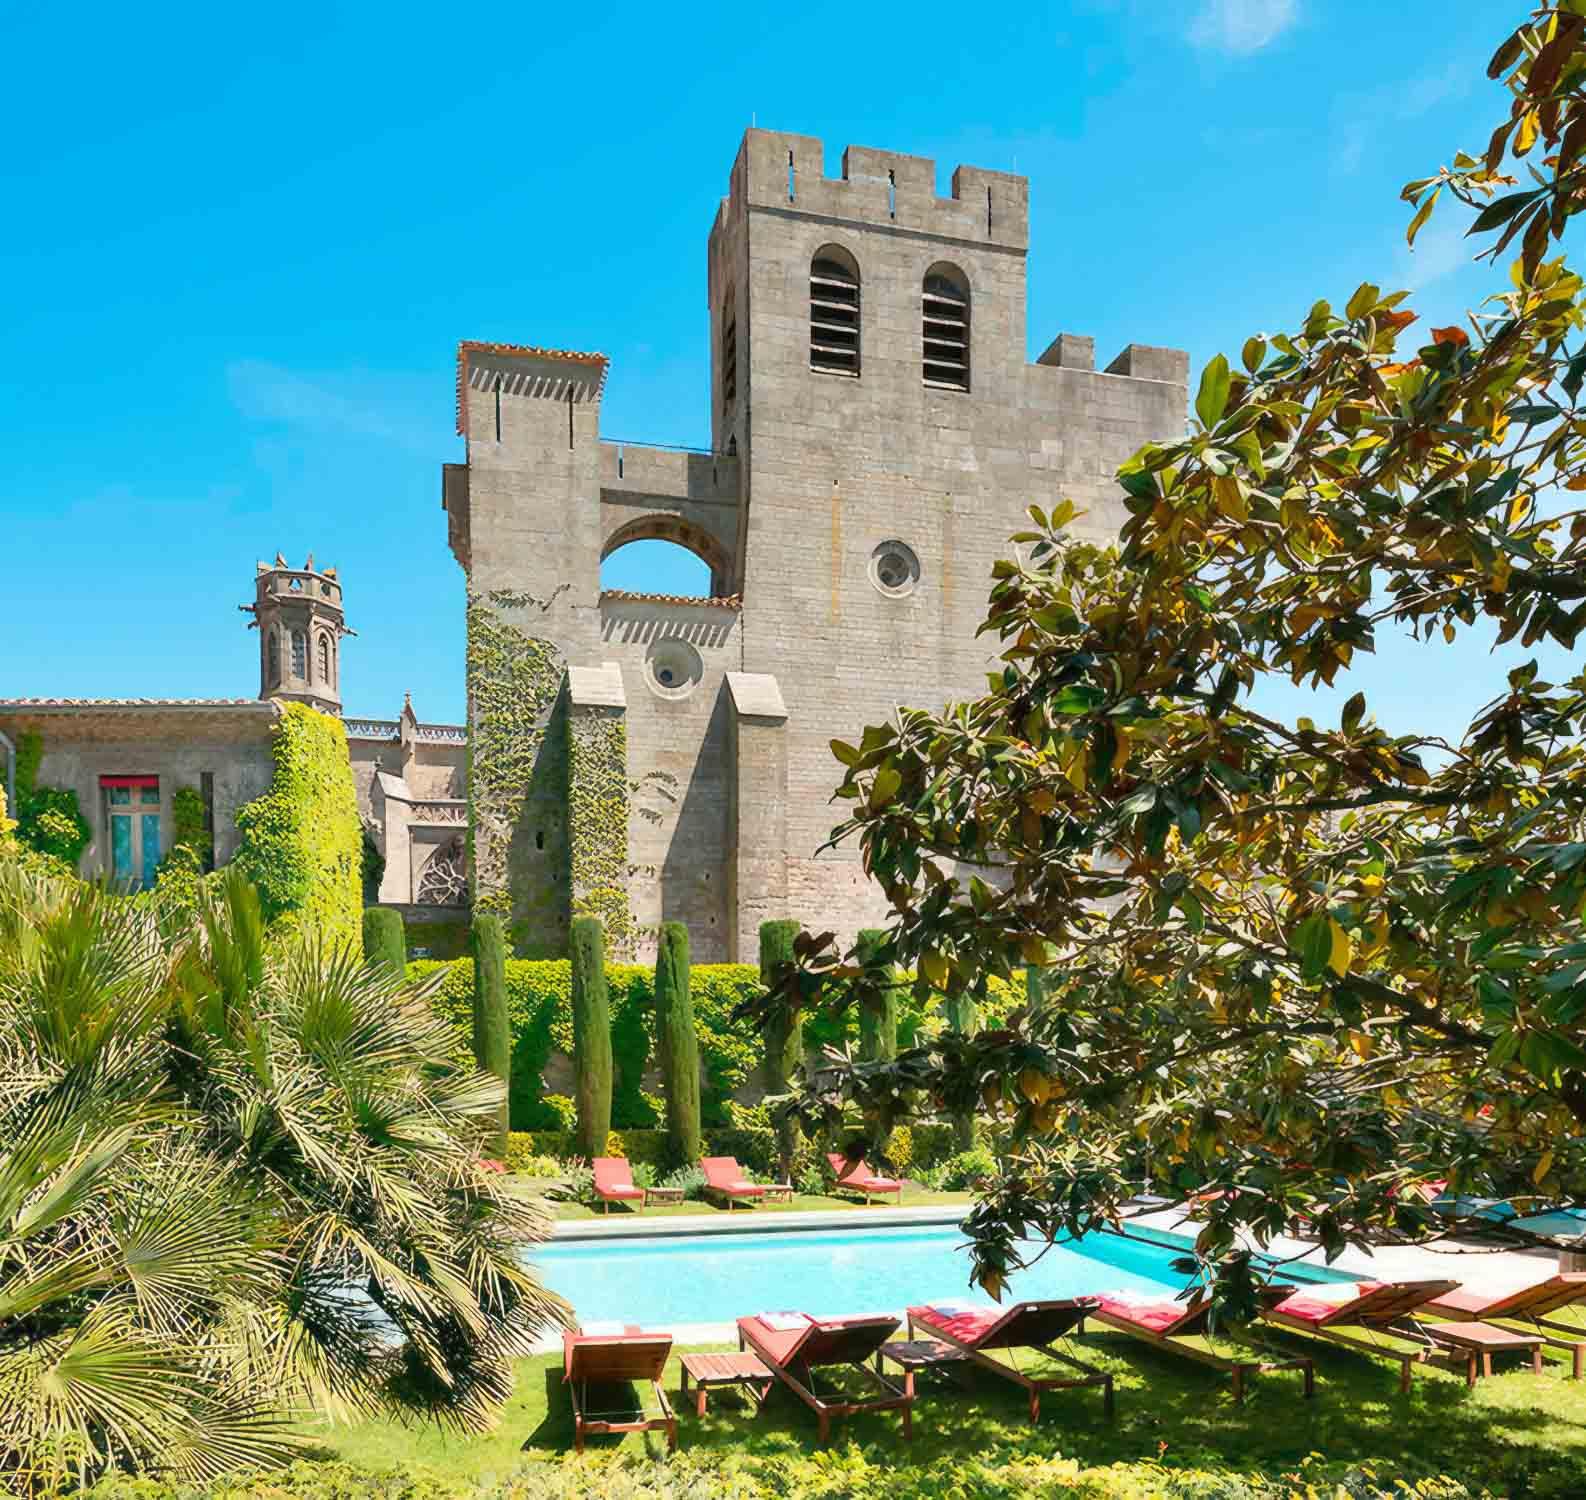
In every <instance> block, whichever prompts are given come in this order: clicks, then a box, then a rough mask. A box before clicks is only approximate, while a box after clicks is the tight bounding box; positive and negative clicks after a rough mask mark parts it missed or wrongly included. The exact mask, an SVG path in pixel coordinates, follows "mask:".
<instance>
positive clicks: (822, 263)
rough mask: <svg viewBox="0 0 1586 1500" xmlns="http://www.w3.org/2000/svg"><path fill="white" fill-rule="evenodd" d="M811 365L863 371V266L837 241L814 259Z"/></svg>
mask: <svg viewBox="0 0 1586 1500" xmlns="http://www.w3.org/2000/svg"><path fill="white" fill-rule="evenodd" d="M810 368H811V369H812V370H824V371H826V372H827V373H829V374H832V375H857V374H858V373H859V267H858V265H857V264H856V263H855V261H854V258H853V257H852V256H851V255H849V254H848V253H847V251H845V250H839V249H838V248H837V247H836V246H835V245H828V246H826V248H825V249H823V250H820V251H817V252H816V255H815V258H814V260H812V261H811V262H810Z"/></svg>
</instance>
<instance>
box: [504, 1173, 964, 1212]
mask: <svg viewBox="0 0 1586 1500" xmlns="http://www.w3.org/2000/svg"><path fill="white" fill-rule="evenodd" d="M528 1180H529V1182H530V1183H531V1185H532V1186H533V1187H534V1188H535V1189H536V1190H537V1191H539V1190H543V1189H544V1188H547V1187H550V1186H552V1185H553V1184H552V1183H550V1182H539V1181H535V1180H534V1179H532V1178H531V1179H528ZM899 1197H900V1200H901V1201H900V1202H898V1203H894V1202H893V1201H892V1200H891V1199H888V1200H886V1202H885V1204H880V1203H877V1204H875V1205H872V1206H873V1207H883V1206H884V1207H887V1208H893V1207H901V1208H929V1207H933V1206H935V1205H937V1204H942V1203H963V1204H969V1203H973V1202H974V1201H975V1195H974V1194H973V1193H968V1192H965V1193H938V1192H932V1191H931V1190H930V1189H929V1188H906V1189H905V1190H904V1191H903V1192H902V1193H901V1194H900V1195H899ZM551 1207H552V1208H553V1209H554V1210H555V1211H556V1217H557V1218H558V1219H608V1218H609V1219H612V1220H616V1219H618V1218H621V1217H623V1216H627V1217H628V1218H634V1217H638V1215H637V1214H636V1212H635V1210H633V1209H631V1208H626V1207H624V1206H623V1205H621V1204H617V1203H613V1204H611V1205H610V1208H609V1210H608V1209H598V1208H589V1207H587V1206H586V1205H584V1204H582V1203H555V1202H553V1203H552V1204H551ZM865 1207H866V1205H865V1204H864V1203H862V1202H861V1201H860V1200H859V1199H857V1198H837V1197H828V1196H826V1195H824V1194H819V1193H795V1194H794V1195H793V1197H792V1198H791V1200H789V1201H787V1202H776V1203H760V1204H757V1205H756V1206H755V1207H754V1208H744V1207H742V1206H741V1205H740V1206H739V1207H737V1208H733V1209H725V1208H718V1207H717V1206H716V1205H715V1204H712V1203H701V1202H697V1201H695V1202H689V1201H687V1200H685V1201H684V1202H682V1203H652V1204H651V1205H650V1206H649V1207H648V1208H647V1209H645V1210H644V1213H643V1217H644V1218H646V1219H648V1218H651V1217H652V1216H658V1215H660V1214H721V1215H723V1216H725V1215H726V1214H728V1213H731V1214H733V1215H734V1217H736V1218H739V1219H748V1218H749V1217H751V1215H754V1214H771V1213H788V1212H792V1213H831V1212H834V1211H835V1210H838V1209H844V1208H851V1209H856V1210H859V1211H861V1212H862V1211H863V1210H864V1209H865Z"/></svg>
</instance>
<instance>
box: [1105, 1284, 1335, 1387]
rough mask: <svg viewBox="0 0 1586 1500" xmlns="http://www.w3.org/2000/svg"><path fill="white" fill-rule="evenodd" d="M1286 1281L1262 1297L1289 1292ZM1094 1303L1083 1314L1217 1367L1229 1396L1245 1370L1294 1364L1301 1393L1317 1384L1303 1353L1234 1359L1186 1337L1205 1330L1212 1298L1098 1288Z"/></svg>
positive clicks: (1262, 1370)
mask: <svg viewBox="0 0 1586 1500" xmlns="http://www.w3.org/2000/svg"><path fill="white" fill-rule="evenodd" d="M1288 1290H1289V1289H1288V1288H1287V1287H1274V1288H1272V1289H1270V1291H1268V1292H1267V1293H1265V1297H1266V1300H1267V1301H1269V1302H1276V1301H1277V1300H1278V1299H1279V1298H1281V1297H1283V1296H1285V1295H1286V1294H1287V1292H1288ZM1098 1302H1099V1306H1098V1307H1097V1308H1096V1309H1095V1310H1094V1311H1093V1312H1091V1313H1088V1314H1087V1316H1088V1317H1091V1318H1094V1319H1095V1320H1096V1322H1098V1323H1103V1324H1105V1325H1106V1326H1107V1327H1108V1328H1115V1329H1116V1330H1117V1331H1118V1332H1119V1333H1127V1334H1128V1335H1129V1336H1130V1337H1131V1338H1136V1339H1140V1340H1141V1341H1142V1342H1144V1343H1147V1344H1150V1345H1151V1346H1152V1347H1153V1348H1157V1349H1161V1350H1164V1351H1166V1352H1167V1353H1169V1354H1181V1355H1183V1356H1184V1357H1185V1358H1186V1359H1193V1360H1196V1361H1198V1362H1199V1363H1200V1364H1203V1365H1210V1366H1211V1367H1212V1368H1213V1369H1214V1370H1221V1371H1222V1372H1223V1374H1225V1375H1227V1376H1228V1377H1229V1379H1230V1380H1231V1381H1232V1383H1233V1394H1234V1401H1235V1402H1236V1403H1239V1402H1243V1401H1244V1399H1245V1389H1246V1383H1247V1381H1248V1380H1249V1378H1250V1376H1252V1375H1258V1374H1268V1373H1270V1372H1272V1371H1274V1370H1298V1371H1299V1372H1300V1374H1301V1378H1302V1379H1303V1380H1304V1382H1305V1394H1306V1395H1307V1396H1310V1395H1313V1394H1314V1393H1315V1390H1316V1368H1315V1365H1314V1364H1313V1363H1312V1361H1311V1360H1310V1358H1309V1357H1308V1356H1305V1355H1301V1356H1298V1357H1296V1358H1293V1359H1282V1358H1274V1359H1266V1358H1250V1359H1239V1358H1236V1357H1235V1356H1233V1355H1230V1354H1220V1353H1218V1352H1217V1351H1216V1350H1214V1349H1204V1348H1202V1347H1201V1346H1200V1345H1199V1344H1192V1343H1190V1342H1189V1339H1190V1338H1191V1337H1194V1336H1204V1335H1205V1334H1206V1333H1207V1330H1208V1327H1209V1324H1210V1318H1211V1303H1210V1302H1208V1301H1207V1300H1206V1298H1205V1297H1204V1296H1202V1295H1201V1294H1200V1293H1197V1294H1196V1295H1195V1296H1193V1297H1192V1298H1190V1300H1189V1301H1188V1302H1177V1301H1174V1300H1173V1299H1172V1298H1170V1297H1162V1298H1148V1297H1141V1298H1135V1297H1132V1296H1129V1295H1127V1294H1126V1293H1122V1292H1118V1293H1105V1292H1104V1293H1102V1295H1101V1296H1100V1297H1099V1298H1098Z"/></svg>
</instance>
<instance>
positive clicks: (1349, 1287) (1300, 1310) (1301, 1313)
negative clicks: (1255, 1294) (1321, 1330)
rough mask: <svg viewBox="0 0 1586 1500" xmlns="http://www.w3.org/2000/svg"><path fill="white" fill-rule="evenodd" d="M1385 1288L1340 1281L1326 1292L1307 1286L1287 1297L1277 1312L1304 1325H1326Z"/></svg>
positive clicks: (1378, 1282)
mask: <svg viewBox="0 0 1586 1500" xmlns="http://www.w3.org/2000/svg"><path fill="white" fill-rule="evenodd" d="M1383 1285H1384V1283H1383V1282H1380V1281H1337V1282H1331V1283H1328V1284H1327V1286H1326V1288H1325V1289H1324V1288H1323V1287H1320V1286H1317V1287H1307V1288H1306V1289H1305V1290H1304V1291H1303V1292H1296V1293H1295V1294H1294V1295H1293V1296H1292V1297H1286V1298H1284V1300H1283V1301H1282V1302H1280V1303H1278V1305H1277V1306H1276V1307H1275V1308H1274V1309H1273V1311H1274V1312H1279V1313H1282V1314H1283V1315H1284V1316H1285V1317H1289V1318H1298V1319H1300V1321H1301V1322H1304V1323H1325V1322H1326V1321H1327V1320H1328V1319H1329V1318H1332V1317H1334V1316H1335V1315H1336V1314H1337V1313H1338V1312H1339V1310H1340V1309H1341V1308H1345V1307H1348V1306H1349V1305H1350V1304H1351V1303H1353V1302H1359V1301H1361V1300H1363V1299H1364V1298H1366V1297H1369V1296H1370V1295H1371V1293H1373V1292H1374V1291H1376V1290H1378V1288H1380V1287H1381V1286H1383Z"/></svg>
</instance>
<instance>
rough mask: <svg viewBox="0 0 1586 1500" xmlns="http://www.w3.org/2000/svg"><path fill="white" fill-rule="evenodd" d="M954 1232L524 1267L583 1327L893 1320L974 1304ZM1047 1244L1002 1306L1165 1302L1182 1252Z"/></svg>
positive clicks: (801, 1240)
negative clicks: (534, 1271) (1147, 1298)
mask: <svg viewBox="0 0 1586 1500" xmlns="http://www.w3.org/2000/svg"><path fill="white" fill-rule="evenodd" d="M963 1244H964V1236H963V1234H962V1233H961V1232H960V1230H959V1229H958V1227H957V1225H955V1224H927V1225H911V1226H892V1227H887V1228H873V1229H856V1230H851V1231H850V1230H814V1231H810V1230H805V1231H796V1230H795V1231H764V1232H758V1233H749V1234H696V1235H677V1236H669V1237H665V1238H654V1239H640V1238H635V1239H618V1240H575V1241H569V1242H567V1243H564V1244H551V1245H547V1246H545V1247H544V1248H542V1249H540V1250H537V1251H535V1253H534V1254H533V1256H532V1257H531V1259H532V1261H533V1263H534V1264H535V1265H536V1266H538V1267H539V1269H540V1272H541V1275H542V1276H543V1278H544V1280H545V1284H546V1285H547V1286H549V1287H551V1288H552V1289H553V1290H555V1291H558V1292H560V1293H561V1294H562V1295H563V1296H564V1297H566V1298H567V1300H568V1301H569V1302H571V1303H572V1304H573V1307H574V1309H575V1310H576V1311H577V1313H578V1316H579V1318H580V1320H582V1321H584V1322H590V1321H605V1320H620V1321H622V1322H624V1323H637V1324H641V1325H643V1326H646V1327H651V1326H655V1327H664V1326H668V1325H673V1324H689V1323H730V1322H732V1320H733V1319H734V1318H737V1317H740V1316H743V1315H745V1314H748V1313H756V1312H763V1311H767V1310H770V1309H781V1308H792V1309H797V1310H798V1311H800V1312H807V1313H811V1314H813V1315H815V1316H816V1317H834V1316H838V1315H841V1314H843V1313H879V1312H895V1311H897V1310H898V1309H900V1308H903V1307H907V1306H909V1305H911V1304H914V1303H920V1302H933V1301H944V1302H946V1301H952V1302H965V1303H971V1302H972V1303H984V1304H985V1305H987V1306H990V1305H991V1299H990V1298H989V1297H987V1296H986V1295H985V1293H983V1292H980V1291H973V1292H972V1291H971V1290H970V1289H969V1285H968V1281H969V1257H968V1255H967V1253H966V1252H965V1251H964V1250H963V1249H962V1248H961V1247H962V1246H963ZM1083 1245H1084V1248H1083V1250H1081V1249H1078V1248H1075V1247H1073V1246H1068V1245H1056V1246H1054V1247H1053V1248H1052V1249H1051V1250H1049V1251H1048V1252H1047V1254H1046V1255H1045V1256H1044V1257H1043V1258H1042V1259H1041V1260H1040V1261H1039V1262H1038V1263H1037V1264H1035V1265H1034V1266H1032V1267H1030V1268H1029V1269H1028V1270H1024V1271H1020V1272H1019V1273H1017V1274H1016V1275H1015V1276H1014V1277H1013V1278H1012V1279H1011V1281H1010V1283H1009V1292H1008V1293H1007V1294H1005V1300H1006V1297H1008V1296H1011V1298H1012V1299H1013V1300H1018V1299H1020V1298H1036V1297H1076V1296H1082V1295H1086V1294H1089V1293H1095V1292H1105V1291H1114V1290H1120V1289H1121V1290H1127V1291H1133V1292H1146V1293H1160V1294H1162V1295H1164V1296H1171V1295H1172V1294H1174V1293H1176V1292H1177V1291H1179V1290H1180V1289H1181V1288H1182V1287H1183V1285H1184V1278H1183V1277H1182V1276H1179V1275H1177V1274H1176V1273H1175V1272H1174V1271H1173V1270H1172V1269H1171V1262H1172V1261H1173V1260H1174V1258H1175V1257H1177V1256H1180V1255H1183V1254H1184V1253H1185V1247H1182V1246H1179V1245H1171V1244H1155V1243H1149V1242H1146V1241H1143V1240H1135V1239H1124V1238H1122V1237H1120V1236H1118V1235H1114V1234H1094V1235H1089V1236H1087V1237H1086V1239H1085V1240H1084V1242H1083Z"/></svg>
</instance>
